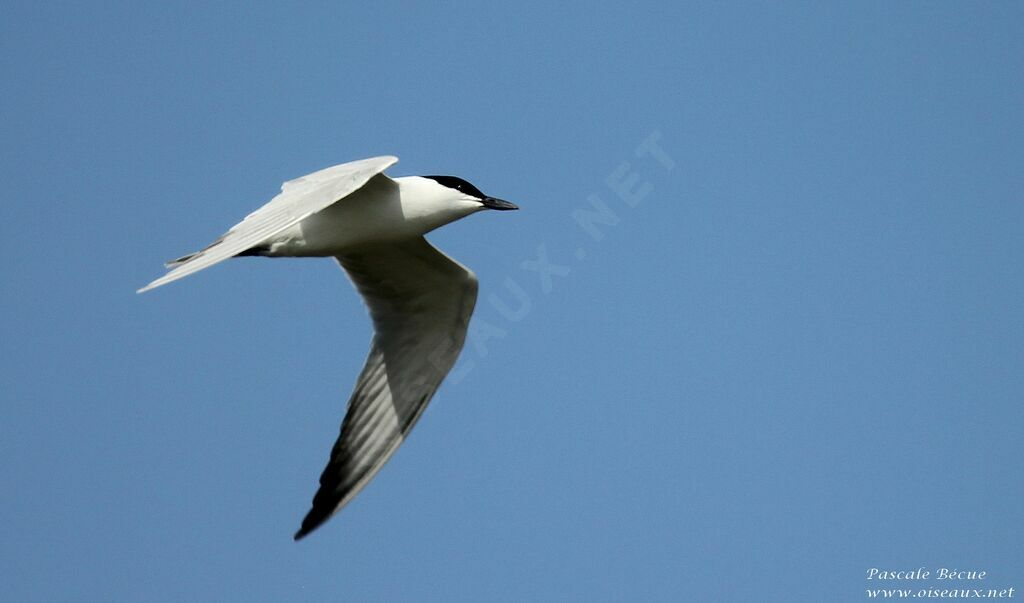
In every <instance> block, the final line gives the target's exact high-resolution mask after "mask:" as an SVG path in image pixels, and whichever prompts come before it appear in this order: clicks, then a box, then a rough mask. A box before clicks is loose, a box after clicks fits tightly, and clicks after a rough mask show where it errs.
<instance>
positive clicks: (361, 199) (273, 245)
mask: <svg viewBox="0 0 1024 603" xmlns="http://www.w3.org/2000/svg"><path fill="white" fill-rule="evenodd" d="M396 185H397V186H396ZM483 209H485V208H484V206H482V205H480V203H479V202H478V201H474V200H472V199H471V198H468V197H467V199H466V200H461V199H452V198H451V189H449V188H447V187H444V186H441V185H440V184H438V183H437V182H435V181H434V180H431V179H429V178H423V177H420V176H404V177H401V178H394V179H391V178H388V177H387V176H383V175H377V176H374V177H373V178H371V179H370V180H369V181H368V182H367V183H366V184H365V185H363V186H362V188H360V189H358V190H356V191H355V192H353V193H352V194H350V195H348V196H347V197H345V202H344V203H335V204H333V205H330V206H328V207H327V208H325V209H323V210H321V211H319V212H317V213H315V214H313V215H311V216H309V217H307V218H305V219H304V220H302V221H301V222H299V223H298V224H295V225H293V226H291V227H289V228H288V229H286V230H284V231H282V232H280V233H278V234H277V235H275V236H273V237H270V238H268V239H267V240H266V243H265V245H266V246H267V247H268V249H267V251H266V252H265V253H262V254H261V255H266V256H270V257H325V256H334V255H338V254H340V253H344V252H345V251H347V250H350V249H353V248H359V247H361V246H365V245H367V244H373V243H382V242H387V241H395V240H400V239H407V238H410V237H416V236H422V235H425V234H427V233H428V232H430V231H432V230H434V229H436V228H439V227H441V226H444V225H445V224H448V223H450V222H454V221H456V220H458V219H459V218H464V217H466V216H468V215H470V214H473V213H476V212H478V211H481V210H483Z"/></svg>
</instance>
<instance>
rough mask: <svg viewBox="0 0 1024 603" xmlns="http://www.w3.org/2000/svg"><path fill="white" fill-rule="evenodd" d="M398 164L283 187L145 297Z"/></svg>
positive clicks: (382, 162)
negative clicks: (267, 201) (277, 193)
mask: <svg viewBox="0 0 1024 603" xmlns="http://www.w3.org/2000/svg"><path fill="white" fill-rule="evenodd" d="M397 161H398V158H397V157H392V156H390V155H384V156H381V157H372V158H370V159H361V160H359V161H351V162H349V163H343V164H341V165H336V166H333V167H329V168H327V169H323V170H320V171H318V172H313V173H312V174H308V175H306V176H302V177H301V178H296V179H295V180H289V181H288V182H285V183H284V184H283V185H282V186H281V193H280V194H279V195H277V196H276V197H274V198H273V199H271V200H270V202H269V203H267V204H266V205H264V206H263V207H261V208H259V209H257V210H256V211H254V212H253V213H251V214H249V215H248V216H246V218H245V219H244V220H242V221H241V222H239V223H238V224H236V225H235V226H233V227H231V230H229V231H228V232H226V233H225V234H224V235H222V236H221V237H220V238H218V239H217V240H216V241H214V242H213V243H211V244H210V245H209V246H208V247H206V248H205V249H203V250H202V251H199V252H196V253H193V254H191V255H187V256H184V257H182V258H179V259H177V260H174V261H172V262H169V263H168V268H171V271H170V272H168V273H167V274H165V275H164V276H162V277H160V278H158V279H156V280H155V281H153V282H152V283H150V284H148V285H146V286H145V287H143V288H142V289H139V291H138V292H139V293H142V292H144V291H148V290H150V289H153V288H156V287H159V286H160V285H165V284H167V283H169V282H171V281H175V280H178V279H179V278H183V277H186V276H188V275H190V274H193V273H196V272H199V271H200V270H202V269H204V268H209V267H210V266H213V265H214V264H216V263H218V262H222V261H224V260H226V259H228V258H231V257H234V256H236V255H238V254H239V253H242V252H243V251H245V250H247V249H249V248H250V247H252V246H254V245H258V244H259V243H261V242H263V241H265V240H266V239H267V238H269V237H272V236H274V235H275V234H277V233H279V232H281V231H283V230H285V229H287V228H289V227H291V226H293V225H295V224H297V223H299V222H301V221H302V220H303V219H305V218H307V217H309V216H310V215H312V214H314V213H316V212H318V211H320V210H322V209H324V208H325V207H327V206H329V205H331V204H333V203H335V202H337V201H338V200H340V199H342V198H344V197H347V196H348V195H350V194H352V193H353V192H355V191H356V190H358V189H359V188H361V187H362V186H363V185H364V184H366V182H367V181H368V180H369V179H370V178H372V177H373V176H375V175H377V174H379V173H381V172H383V171H384V170H386V169H387V168H388V167H389V166H391V165H394V164H395V162H397Z"/></svg>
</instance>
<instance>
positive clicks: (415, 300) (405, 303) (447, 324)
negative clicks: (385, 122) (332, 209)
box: [295, 237, 477, 540]
mask: <svg viewBox="0 0 1024 603" xmlns="http://www.w3.org/2000/svg"><path fill="white" fill-rule="evenodd" d="M338 261H339V262H340V263H341V266H342V268H344V269H345V271H346V272H347V273H348V275H349V277H350V278H351V279H352V281H353V283H354V284H355V286H356V288H357V289H358V290H359V292H360V293H361V294H362V296H363V298H364V299H365V301H366V304H367V306H368V307H369V310H370V316H371V318H372V319H373V325H374V331H375V333H374V337H373V342H372V345H371V348H370V355H369V357H368V358H367V359H366V365H365V366H364V367H363V370H362V373H361V374H360V375H359V379H358V381H357V382H356V386H355V390H354V391H353V392H352V396H351V398H350V399H349V402H348V410H347V412H346V414H345V419H344V420H343V421H342V425H341V435H340V436H339V437H338V440H337V443H335V445H334V449H333V450H332V451H331V458H330V461H329V462H328V464H327V467H326V468H325V469H324V471H323V474H322V475H321V477H320V489H319V490H318V491H317V493H316V496H315V497H314V498H313V506H312V509H311V510H310V511H309V513H308V514H307V515H306V517H305V519H304V520H303V521H302V527H301V528H300V529H299V531H298V532H297V533H296V534H295V539H296V540H298V539H300V538H302V537H303V536H305V535H306V534H309V533H310V532H311V531H313V530H314V529H316V528H317V527H318V526H320V525H321V524H322V523H323V522H325V521H326V520H327V519H328V518H330V517H331V515H333V514H334V513H336V512H338V511H339V510H340V509H341V508H342V507H343V506H345V504H346V503H348V502H349V501H350V500H351V499H352V498H353V497H354V496H355V495H356V494H358V493H359V491H360V490H361V489H362V488H363V486H365V485H366V483H367V482H369V481H370V479H372V478H373V476H374V475H376V474H377V472H378V471H379V470H380V468H381V467H382V466H383V465H384V463H385V462H387V460H388V459H389V458H391V455H393V454H394V453H395V450H397V449H398V446H399V445H400V444H401V443H402V442H403V441H404V439H405V436H406V435H407V434H408V433H409V431H410V430H411V429H412V427H413V425H415V423H416V420H417V419H418V418H419V417H420V414H421V413H422V412H423V410H424V408H426V406H427V403H428V402H429V401H430V398H431V397H432V396H433V395H434V392H435V391H436V390H437V388H438V386H439V385H440V384H441V381H442V380H443V379H444V377H445V375H447V374H448V371H449V370H451V367H452V365H453V364H454V363H455V359H456V358H457V357H458V355H459V351H460V350H461V349H462V345H463V342H464V341H465V337H466V329H467V326H468V324H469V318H470V316H471V315H472V313H473V307H474V305H475V304H476V294H477V281H476V276H475V275H474V274H473V273H472V271H470V270H468V269H467V268H465V267H463V266H462V265H461V264H459V263H457V262H455V261H454V260H452V259H450V258H449V257H448V256H446V255H444V254H443V253H441V252H440V251H438V250H437V249H435V248H434V247H432V246H431V245H430V244H429V243H427V241H426V240H425V239H423V238H420V237H418V238H416V239H411V240H408V241H403V242H400V243H398V244H390V245H379V246H375V247H369V248H366V249H365V250H360V251H359V252H358V253H352V254H348V255H345V256H342V257H339V258H338Z"/></svg>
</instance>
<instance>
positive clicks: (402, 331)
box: [139, 156, 517, 540]
mask: <svg viewBox="0 0 1024 603" xmlns="http://www.w3.org/2000/svg"><path fill="white" fill-rule="evenodd" d="M396 161H398V159H397V158H395V157H391V156H384V157H373V158H371V159H363V160H360V161H353V162H350V163H344V164H341V165H337V166H334V167H330V168H327V169H324V170H320V171H318V172H314V173H312V174H309V175H307V176H303V177H301V178H298V179H295V180H291V181H289V182H286V183H284V185H283V186H282V187H281V193H280V194H279V195H277V196H276V197H274V198H273V199H272V200H271V201H270V202H269V203H267V204H266V205H264V206H263V207H261V208H259V209H258V210H256V211H255V212H253V213H251V214H249V215H248V216H247V217H246V218H245V220H243V221H242V222H240V223H238V224H236V225H235V226H233V227H232V228H231V229H230V230H228V232H226V233H225V234H224V235H223V236H221V237H220V238H219V239H217V240H216V241H214V242H213V243H211V244H210V245H209V246H207V247H206V248H205V249H203V250H201V251H198V252H196V253H193V254H190V255H187V256H185V257H182V258H179V259H177V260H174V261H172V262H169V263H168V265H167V266H168V268H170V271H169V272H168V273H167V274H165V275H164V276H162V277H160V278H158V279H156V280H154V281H153V282H152V283H150V284H149V285H147V286H145V287H143V288H142V289H140V290H139V292H140V293H141V292H143V291H147V290H149V289H153V288H155V287H159V286H161V285H164V284H166V283H169V282H171V281H174V280H177V279H179V278H183V277H185V276H188V275H189V274H193V273H195V272H198V271H200V270H203V269H204V268H208V267H210V266H212V265H214V264H217V263H219V262H222V261H224V260H226V259H228V258H231V257H236V256H253V255H255V256H269V257H323V256H334V257H335V258H336V259H337V260H338V262H339V263H340V264H341V266H342V268H343V269H344V270H345V272H346V273H348V275H349V277H350V278H351V280H352V282H353V283H354V284H355V286H356V288H357V289H358V290H359V293H360V294H361V295H362V296H363V299H364V300H365V301H366V305H367V307H368V308H369V310H370V317H371V319H372V320H373V326H374V336H373V341H372V342H371V345H370V353H369V356H368V357H367V359H366V364H365V366H364V367H363V370H362V372H361V373H360V375H359V378H358V380H357V381H356V386H355V389H354V391H353V392H352V396H351V398H350V399H349V402H348V408H347V411H346V413H345V418H344V420H343V421H342V425H341V434H340V436H339V437H338V440H337V442H336V443H335V445H334V449H333V450H332V451H331V457H330V460H329V461H328V463H327V467H326V468H325V469H324V471H323V474H322V475H321V476H320V488H319V490H318V491H317V493H316V496H315V497H314V498H313V506H312V509H311V510H310V511H309V513H308V514H307V515H306V517H305V519H304V520H303V522H302V527H301V528H300V530H299V531H298V532H297V533H296V535H295V539H296V540H298V539H299V538H302V537H303V536H305V535H306V534H309V533H310V532H311V531H313V530H315V529H316V528H317V527H319V526H320V525H322V524H323V522H325V521H327V519H328V518H330V517H331V516H332V515H333V514H334V513H337V512H338V511H339V510H340V509H341V508H342V507H343V506H345V504H346V503H348V501H350V500H351V499H352V498H353V497H354V496H355V495H356V494H358V493H359V491H360V490H361V489H362V488H363V486H365V485H366V483H367V482H369V481H370V479H372V478H373V476H374V475H376V473H377V471H379V470H380V468H381V467H382V466H383V465H384V463H385V462H387V460H388V459H389V458H391V455H392V454H394V452H395V450H397V448H398V446H399V445H401V443H402V442H403V441H404V440H405V437H406V435H407V434H408V433H409V431H410V430H411V429H412V427H413V425H415V423H416V421H417V419H419V417H420V415H421V413H422V412H423V410H424V409H425V408H426V406H427V403H428V402H429V401H430V398H431V397H432V396H433V395H434V392H435V391H436V390H437V388H438V386H439V385H440V384H441V381H442V380H443V379H444V377H445V376H446V375H447V374H448V371H449V370H451V367H452V365H453V364H454V363H455V359H456V358H457V357H458V354H459V352H460V351H461V349H462V345H463V342H464V341H465V337H466V329H467V327H468V325H469V319H470V316H471V315H472V313H473V307H474V305H475V304H476V295H477V280H476V276H475V275H474V274H473V273H472V271H470V270H469V269H468V268H466V267H464V266H462V265H461V264H459V263H458V262H455V261H454V260H452V259H451V258H449V257H448V256H446V255H444V254H443V253H441V252H440V251H438V250H437V249H435V248H433V247H432V246H431V245H430V244H429V243H427V241H426V239H424V238H423V235H424V234H425V233H427V232H430V231H431V230H434V229H435V228H438V227H440V226H443V225H445V224H448V223H449V222H454V221H455V220H458V219H459V218H463V217H465V216H468V215H470V214H472V213H476V212H478V211H481V210H483V209H517V208H516V206H515V205H512V204H511V203H508V202H507V201H502V200H501V199H495V198H493V197H488V196H486V195H484V194H483V193H482V192H480V190H479V189H477V188H476V187H475V186H473V185H472V184H469V183H468V182H466V181H465V180H462V179H460V178H455V177H452V176H423V177H421V176H408V177H403V178H395V179H391V178H388V177H387V176H385V175H384V174H383V173H382V172H383V171H384V170H385V169H386V168H387V167H388V166H390V165H393V164H394V163H395V162H396Z"/></svg>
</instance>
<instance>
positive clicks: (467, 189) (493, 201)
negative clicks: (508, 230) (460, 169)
mask: <svg viewBox="0 0 1024 603" xmlns="http://www.w3.org/2000/svg"><path fill="white" fill-rule="evenodd" d="M424 178H430V179H431V180H433V181H435V182H437V183H438V184H440V185H441V186H447V187H448V188H453V189H455V190H457V191H459V192H460V193H465V194H467V195H471V196H473V197H476V198H477V199H480V202H481V203H483V204H484V207H486V208H488V209H501V210H505V209H519V208H518V207H516V205H515V204H512V203H509V202H508V201H504V200H502V199H497V198H495V197H488V196H487V195H485V194H484V193H483V191H481V190H480V189H478V188H477V187H475V186H473V185H472V184H470V183H469V182H467V181H465V180H463V179H462V178H459V177H458V176H424Z"/></svg>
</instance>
